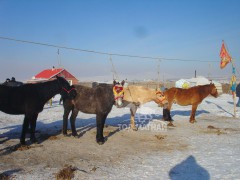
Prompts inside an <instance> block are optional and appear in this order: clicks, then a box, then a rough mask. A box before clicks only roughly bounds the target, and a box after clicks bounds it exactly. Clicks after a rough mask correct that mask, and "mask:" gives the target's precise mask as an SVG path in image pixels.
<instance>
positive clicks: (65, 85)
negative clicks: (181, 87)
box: [57, 76, 77, 99]
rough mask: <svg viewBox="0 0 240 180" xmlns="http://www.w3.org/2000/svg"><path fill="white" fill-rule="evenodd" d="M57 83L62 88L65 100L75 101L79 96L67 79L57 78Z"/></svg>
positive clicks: (61, 92)
mask: <svg viewBox="0 0 240 180" xmlns="http://www.w3.org/2000/svg"><path fill="white" fill-rule="evenodd" d="M57 81H58V84H59V86H60V88H61V91H60V94H61V96H62V98H63V99H65V98H68V99H74V98H75V97H76V96H77V91H76V89H75V87H74V86H70V84H69V82H68V81H67V80H66V79H65V78H63V77H58V76H57Z"/></svg>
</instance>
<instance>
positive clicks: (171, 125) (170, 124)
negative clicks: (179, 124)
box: [167, 122, 176, 127]
mask: <svg viewBox="0 0 240 180" xmlns="http://www.w3.org/2000/svg"><path fill="white" fill-rule="evenodd" d="M167 126H170V127H176V126H175V125H174V124H173V123H172V122H169V123H168V124H167Z"/></svg>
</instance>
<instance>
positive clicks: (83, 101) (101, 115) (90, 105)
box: [62, 81, 124, 144]
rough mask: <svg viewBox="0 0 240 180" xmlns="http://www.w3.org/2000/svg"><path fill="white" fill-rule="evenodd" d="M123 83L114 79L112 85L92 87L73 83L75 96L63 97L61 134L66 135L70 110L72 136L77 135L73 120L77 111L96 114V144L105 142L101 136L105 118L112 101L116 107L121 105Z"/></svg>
mask: <svg viewBox="0 0 240 180" xmlns="http://www.w3.org/2000/svg"><path fill="white" fill-rule="evenodd" d="M123 85H124V81H123V82H122V83H121V84H120V83H116V81H114V83H113V85H109V84H101V85H98V86H96V87H94V88H90V87H86V86H82V85H75V88H76V91H77V96H76V97H75V98H74V99H73V100H70V99H68V98H67V99H63V107H64V115H63V129H62V133H63V135H67V125H68V116H69V113H70V112H71V111H72V114H71V117H70V123H71V129H72V135H73V136H77V131H76V127H75V121H76V117H77V115H78V112H79V111H81V112H83V113H87V114H96V124H97V135H96V141H97V143H98V144H103V143H104V142H105V138H104V137H103V127H104V124H105V120H106V118H107V116H108V114H109V112H110V111H111V109H112V106H113V105H114V103H115V104H116V106H118V107H120V106H122V99H123Z"/></svg>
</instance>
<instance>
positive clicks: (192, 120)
mask: <svg viewBox="0 0 240 180" xmlns="http://www.w3.org/2000/svg"><path fill="white" fill-rule="evenodd" d="M197 107H198V104H193V105H192V112H191V116H190V120H189V122H190V123H194V122H197V121H196V120H195V113H196V110H197Z"/></svg>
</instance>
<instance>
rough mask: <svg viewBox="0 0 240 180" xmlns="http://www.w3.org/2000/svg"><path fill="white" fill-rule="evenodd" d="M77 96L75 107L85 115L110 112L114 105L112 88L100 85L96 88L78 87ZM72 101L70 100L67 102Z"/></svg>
mask: <svg viewBox="0 0 240 180" xmlns="http://www.w3.org/2000/svg"><path fill="white" fill-rule="evenodd" d="M75 88H76V91H77V96H76V97H75V98H74V100H73V101H74V106H75V108H76V109H78V110H79V111H81V112H83V113H88V114H96V113H98V112H100V111H102V112H107V111H108V112H110V110H111V108H112V106H113V104H114V96H113V91H112V86H110V85H99V86H96V87H94V88H90V87H86V86H82V85H76V86H75ZM66 101H70V100H66Z"/></svg>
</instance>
